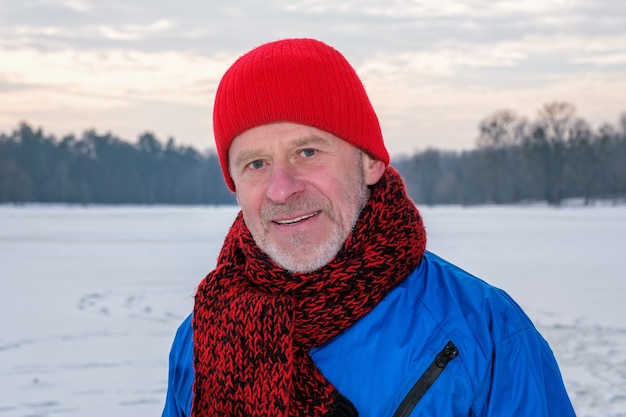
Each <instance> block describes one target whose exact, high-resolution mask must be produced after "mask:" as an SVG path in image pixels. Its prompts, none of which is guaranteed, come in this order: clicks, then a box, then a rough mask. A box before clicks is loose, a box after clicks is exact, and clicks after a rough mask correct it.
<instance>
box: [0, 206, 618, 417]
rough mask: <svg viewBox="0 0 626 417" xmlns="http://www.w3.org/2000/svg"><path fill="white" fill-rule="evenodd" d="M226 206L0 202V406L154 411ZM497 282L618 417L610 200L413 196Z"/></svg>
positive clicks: (463, 256)
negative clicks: (585, 203) (432, 200)
mask: <svg viewBox="0 0 626 417" xmlns="http://www.w3.org/2000/svg"><path fill="white" fill-rule="evenodd" d="M237 210H238V209H237V208H236V207H173V206H156V207H133V206H117V207H109V206H91V207H79V206H62V205H28V206H19V207H16V206H7V205H5V206H0V317H2V321H1V323H2V324H1V332H0V417H18V416H20V417H21V416H41V417H43V416H58V415H63V416H71V415H76V416H90V417H100V416H103V417H104V416H117V417H125V416H137V415H145V416H148V415H160V412H161V409H162V406H163V400H164V397H165V389H166V384H167V357H168V353H169V348H170V344H171V342H172V338H173V336H174V332H175V331H176V328H177V327H178V325H179V323H180V321H182V320H183V319H184V317H185V316H186V315H187V314H188V313H189V312H190V311H191V308H192V306H193V292H194V289H195V286H196V285H197V284H198V282H199V281H200V280H201V279H202V278H203V277H204V275H205V274H206V273H207V272H209V271H210V270H211V269H212V268H213V266H214V265H215V259H216V256H217V253H218V251H219V248H220V246H221V244H222V242H223V238H224V235H225V233H226V231H227V229H228V227H229V226H230V224H231V222H232V220H233V218H234V216H235V214H236V212H237ZM420 210H421V212H422V214H423V216H424V220H425V224H426V227H427V233H428V248H429V249H430V250H431V251H433V252H435V253H437V254H439V255H440V256H443V257H444V258H447V259H448V260H451V261H453V262H454V263H456V264H457V265H459V266H461V267H463V268H464V269H466V270H468V271H470V272H471V273H473V274H475V275H477V276H479V277H481V278H482V279H484V280H486V281H488V282H490V283H492V284H494V285H496V286H498V287H501V288H503V289H505V290H506V291H507V292H508V293H509V294H511V295H512V296H513V297H514V298H515V299H516V300H517V301H518V302H519V303H520V305H522V307H523V308H524V309H525V310H526V312H527V313H528V314H529V315H530V317H531V318H532V319H533V321H534V322H535V324H536V325H537V327H538V328H539V329H540V331H541V332H542V334H543V335H544V336H545V337H546V339H548V341H549V342H550V344H551V346H552V348H553V350H554V352H555V355H556V357H557V359H558V361H559V364H560V366H561V370H562V373H563V376H564V379H565V383H566V386H567V387H568V390H569V393H570V396H571V398H572V401H573V403H574V406H575V408H576V410H577V414H578V415H579V416H581V417H585V416H594V417H595V416H598V417H599V416H602V417H618V416H622V417H624V416H626V319H625V317H626V305H625V303H624V299H625V298H626V279H625V278H626V277H625V276H624V275H625V271H626V269H625V268H624V266H623V263H622V261H623V257H624V254H625V253H626V252H625V251H624V248H625V247H626V245H625V243H626V207H624V206H617V207H613V206H596V207H564V208H560V209H555V208H550V207H543V206H524V207H519V206H515V207H495V206H493V207H490V206H488V207H473V208H463V207H456V206H451V207H434V208H431V207H422V208H420Z"/></svg>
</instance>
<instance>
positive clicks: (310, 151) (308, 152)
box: [300, 148, 317, 158]
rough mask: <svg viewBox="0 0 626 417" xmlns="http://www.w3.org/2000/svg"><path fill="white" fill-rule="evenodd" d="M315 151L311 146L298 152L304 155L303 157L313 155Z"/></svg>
mask: <svg viewBox="0 0 626 417" xmlns="http://www.w3.org/2000/svg"><path fill="white" fill-rule="evenodd" d="M316 153H317V150H316V149H311V148H307V149H303V150H301V151H300V154H301V155H302V156H304V157H305V158H310V157H312V156H313V155H315V154H316Z"/></svg>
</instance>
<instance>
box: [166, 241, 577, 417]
mask: <svg viewBox="0 0 626 417" xmlns="http://www.w3.org/2000/svg"><path fill="white" fill-rule="evenodd" d="M311 357H312V358H313V361H314V362H315V364H316V365H317V367H318V368H319V369H320V370H321V371H322V373H323V374H324V375H325V376H326V378H327V379H328V380H329V381H330V382H332V383H333V384H334V385H335V387H337V389H338V390H339V391H340V392H341V393H342V394H343V395H345V396H346V397H347V398H349V399H350V400H351V401H352V402H353V404H354V405H355V407H356V408H357V410H358V411H359V415H360V416H365V417H367V416H389V417H392V416H394V417H395V416H438V417H446V416H505V415H506V416H516V417H520V416H529V417H530V416H532V417H541V416H574V415H575V413H574V410H573V408H572V405H571V403H570V400H569V398H568V395H567V393H566V391H565V387H564V385H563V381H562V378H561V374H560V371H559V368H558V365H557V363H556V360H555V358H554V355H553V354H552V351H551V350H550V347H549V346H548V344H547V343H546V341H545V340H544V339H543V337H542V336H541V335H540V334H539V333H538V331H537V330H536V329H535V327H534V326H533V324H532V322H531V321H530V319H529V318H528V317H527V316H526V314H524V312H523V311H522V310H521V308H520V307H519V306H518V305H517V304H516V303H515V301H513V300H512V299H511V298H510V297H509V296H508V295H507V294H506V293H505V292H504V291H502V290H500V289H497V288H495V287H493V286H490V285H489V284H486V283H485V282H484V281H482V280H480V279H478V278H476V277H474V276H472V275H470V274H468V273H467V272H465V271H463V270H461V269H459V268H458V267H456V266H454V265H452V264H450V263H449V262H447V261H445V260H443V259H441V258H439V257H437V256H436V255H434V254H432V253H430V252H427V253H426V255H425V257H424V260H423V261H422V263H421V264H420V266H419V267H417V268H416V269H415V270H414V271H413V272H412V273H411V274H410V275H409V276H408V277H407V279H405V280H404V281H403V282H402V283H401V284H400V285H398V286H397V287H396V288H394V289H393V290H392V291H391V293H390V294H389V295H388V296H387V297H386V298H385V299H384V300H383V301H382V302H381V303H380V304H378V306H376V307H375V308H374V309H373V310H372V311H371V312H370V313H369V314H368V315H366V316H365V317H363V318H362V319H361V320H359V321H358V322H357V323H356V324H354V325H353V326H352V327H350V328H349V329H347V330H346V331H344V332H343V333H342V334H341V335H339V336H338V337H336V338H335V339H333V340H331V341H330V342H328V343H326V344H324V345H323V346H319V347H317V348H315V349H313V350H312V351H311ZM193 372H194V371H193V330H192V327H191V316H190V317H188V318H187V319H186V320H185V321H184V322H183V323H182V325H181V326H180V328H179V329H178V332H177V333H176V337H175V339H174V343H173V346H172V350H171V353H170V368H169V383H168V390H167V397H166V402H165V409H164V411H163V416H167V417H169V416H189V415H190V413H191V404H192V401H191V397H192V384H193V377H194V374H193Z"/></svg>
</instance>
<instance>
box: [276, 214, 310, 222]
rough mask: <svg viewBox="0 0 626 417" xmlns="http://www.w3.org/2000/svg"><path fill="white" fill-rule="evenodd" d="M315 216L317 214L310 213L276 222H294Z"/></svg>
mask: <svg viewBox="0 0 626 417" xmlns="http://www.w3.org/2000/svg"><path fill="white" fill-rule="evenodd" d="M313 216H315V214H309V215H308V216H301V217H296V218H295V219H290V220H280V221H277V222H276V223H278V224H294V223H298V222H301V221H302V220H306V219H310V218H311V217H313Z"/></svg>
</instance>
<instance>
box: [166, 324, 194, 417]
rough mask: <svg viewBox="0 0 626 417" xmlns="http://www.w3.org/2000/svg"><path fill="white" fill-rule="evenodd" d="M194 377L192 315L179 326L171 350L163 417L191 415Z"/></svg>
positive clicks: (185, 416)
mask: <svg viewBox="0 0 626 417" xmlns="http://www.w3.org/2000/svg"><path fill="white" fill-rule="evenodd" d="M193 379H194V373H193V330H192V327H191V315H190V316H189V317H187V319H186V320H185V321H183V323H182V324H181V325H180V327H179V328H178V331H177V332H176V336H175V337H174V342H173V343H172V349H171V350H170V355H169V371H168V379H167V393H166V396H165V406H164V407H163V413H162V417H188V416H190V415H191V398H192V388H193Z"/></svg>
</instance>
